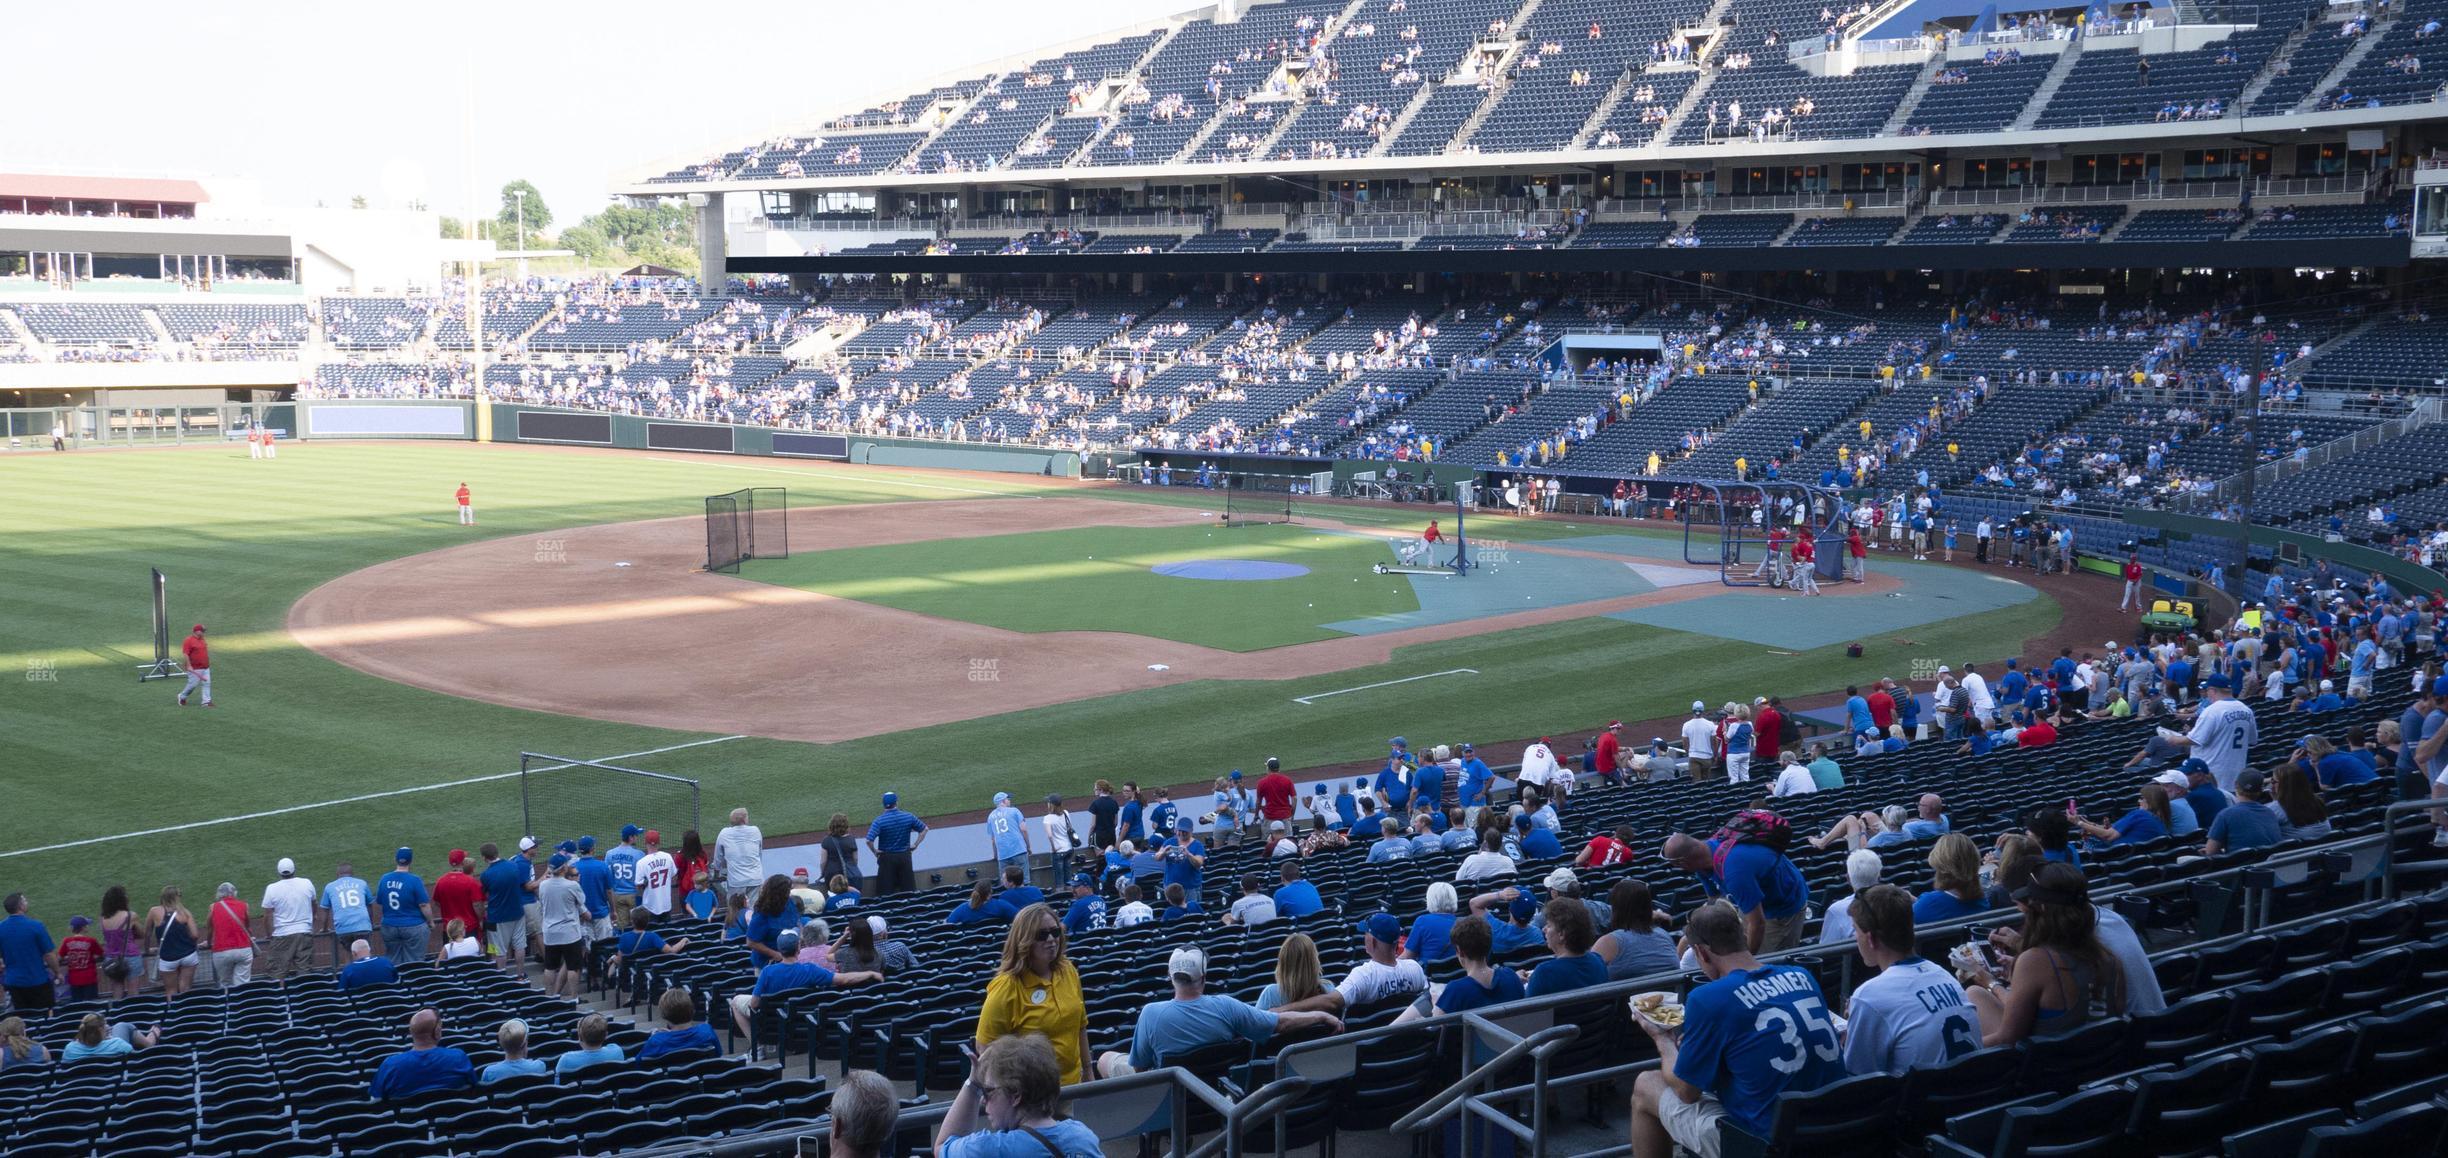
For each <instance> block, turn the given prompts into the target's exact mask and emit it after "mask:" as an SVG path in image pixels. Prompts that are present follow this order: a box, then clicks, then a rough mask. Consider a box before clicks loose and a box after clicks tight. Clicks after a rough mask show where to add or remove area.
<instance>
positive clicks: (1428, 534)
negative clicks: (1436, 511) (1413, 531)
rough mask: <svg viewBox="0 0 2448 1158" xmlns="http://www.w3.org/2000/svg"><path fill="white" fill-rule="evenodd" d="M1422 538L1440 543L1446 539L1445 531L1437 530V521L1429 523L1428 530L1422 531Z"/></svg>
mask: <svg viewBox="0 0 2448 1158" xmlns="http://www.w3.org/2000/svg"><path fill="white" fill-rule="evenodd" d="M1420 538H1422V539H1425V540H1427V541H1428V542H1431V543H1440V542H1443V541H1444V539H1445V534H1444V532H1442V531H1439V530H1437V525H1436V524H1435V523H1430V524H1428V529H1427V530H1425V531H1422V532H1420Z"/></svg>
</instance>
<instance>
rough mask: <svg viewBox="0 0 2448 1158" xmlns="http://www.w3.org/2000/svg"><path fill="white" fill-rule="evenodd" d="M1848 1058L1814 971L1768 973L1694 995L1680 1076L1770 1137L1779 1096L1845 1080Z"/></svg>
mask: <svg viewBox="0 0 2448 1158" xmlns="http://www.w3.org/2000/svg"><path fill="white" fill-rule="evenodd" d="M1842 1057H1843V1045H1842V1044H1841V1043H1840V1042H1838V1041H1837V1039H1836V1023H1835V1021H1834V1020H1833V1019H1832V1018H1831V1017H1830V1016H1829V1014H1828V1008H1827V1003H1826V1000H1825V999H1824V998H1822V997H1821V995H1820V993H1819V983H1818V982H1816V981H1814V980H1812V979H1811V975H1810V973H1809V972H1808V971H1807V970H1803V969H1797V968H1794V967H1793V966H1790V965H1767V966H1762V967H1761V968H1760V969H1758V970H1757V971H1755V972H1751V973H1728V974H1726V975H1725V976H1724V977H1721V978H1718V979H1717V980H1715V981H1711V982H1709V983H1708V984H1706V985H1703V986H1701V987H1699V988H1698V989H1694V990H1692V992H1691V997H1690V998H1689V999H1688V1000H1687V1001H1686V1002H1685V1003H1684V1014H1683V1034H1682V1040H1681V1050H1680V1052H1679V1053H1678V1054H1677V1056H1676V1058H1675V1076H1676V1077H1678V1078H1681V1079H1682V1080H1684V1081H1686V1082H1689V1083H1690V1084H1692V1085H1695V1086H1698V1087H1700V1088H1701V1089H1703V1090H1707V1091H1708V1092H1710V1093H1713V1094H1715V1095H1717V1099H1718V1100H1719V1101H1721V1102H1723V1103H1725V1108H1726V1113H1727V1114H1728V1115H1730V1116H1731V1117H1732V1118H1733V1119H1734V1120H1735V1121H1736V1122H1737V1123H1739V1124H1741V1125H1742V1126H1743V1128H1745V1129H1747V1130H1749V1131H1751V1132H1752V1133H1754V1134H1758V1135H1760V1136H1762V1137H1765V1136H1767V1134H1768V1128H1769V1123H1770V1119H1771V1118H1773V1117H1774V1116H1775V1113H1776V1099H1777V1095H1779V1094H1781V1093H1784V1092H1785V1091H1787V1090H1793V1091H1796V1092H1802V1091H1808V1090H1815V1089H1818V1088H1819V1087H1820V1086H1823V1085H1826V1084H1828V1083H1829V1082H1832V1081H1837V1080H1839V1079H1841V1078H1843V1077H1844V1076H1845V1069H1844V1063H1843V1061H1842V1060H1841V1059H1842Z"/></svg>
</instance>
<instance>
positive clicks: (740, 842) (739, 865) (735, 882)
mask: <svg viewBox="0 0 2448 1158" xmlns="http://www.w3.org/2000/svg"><path fill="white" fill-rule="evenodd" d="M714 859H715V861H716V862H717V863H719V864H721V865H722V866H723V884H725V885H727V886H729V887H730V889H731V891H732V892H735V893H744V892H747V891H749V890H751V889H754V888H756V887H757V886H758V885H761V884H764V883H765V833H764V832H763V830H761V829H759V828H757V826H755V825H753V824H734V825H732V826H731V827H729V828H726V829H724V830H722V832H721V833H720V834H719V835H717V836H716V837H715V838H714Z"/></svg>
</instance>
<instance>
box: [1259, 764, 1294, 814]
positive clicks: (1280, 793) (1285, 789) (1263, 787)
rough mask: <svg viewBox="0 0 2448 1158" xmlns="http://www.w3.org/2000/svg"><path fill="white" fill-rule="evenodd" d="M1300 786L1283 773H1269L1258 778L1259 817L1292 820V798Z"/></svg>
mask: <svg viewBox="0 0 2448 1158" xmlns="http://www.w3.org/2000/svg"><path fill="white" fill-rule="evenodd" d="M1299 791H1300V786H1299V785H1297V784H1294V783H1292V778H1291V777H1289V776H1286V775H1284V774H1283V773H1281V772H1269V773H1267V774H1266V775H1264V776H1261V777H1259V778H1258V815H1259V816H1261V817H1264V818H1266V819H1268V820H1290V819H1292V797H1293V796H1294V795H1295V794H1296V793H1298V792H1299Z"/></svg>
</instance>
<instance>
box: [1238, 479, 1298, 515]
mask: <svg viewBox="0 0 2448 1158" xmlns="http://www.w3.org/2000/svg"><path fill="white" fill-rule="evenodd" d="M1298 481H1300V480H1297V479H1292V478H1282V477H1277V476H1274V475H1259V474H1228V475H1225V476H1224V520H1223V522H1224V525H1225V526H1227V527H1247V526H1256V525H1259V524H1262V523H1289V522H1291V521H1292V486H1293V484H1294V483H1295V482H1298Z"/></svg>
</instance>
